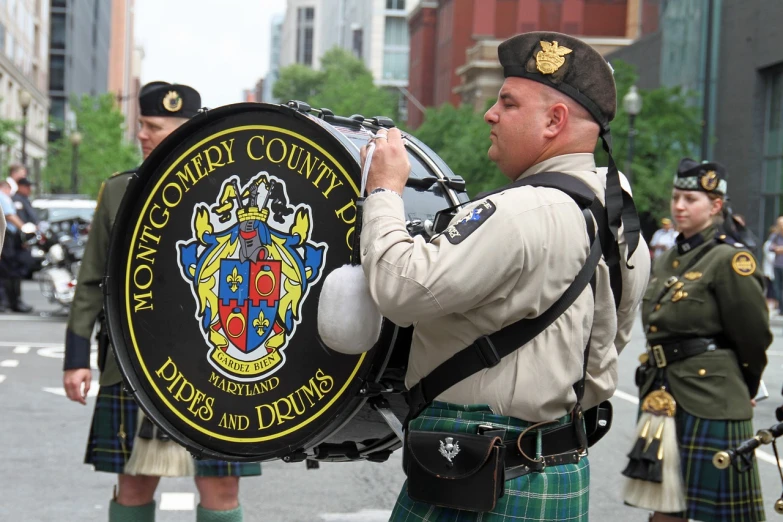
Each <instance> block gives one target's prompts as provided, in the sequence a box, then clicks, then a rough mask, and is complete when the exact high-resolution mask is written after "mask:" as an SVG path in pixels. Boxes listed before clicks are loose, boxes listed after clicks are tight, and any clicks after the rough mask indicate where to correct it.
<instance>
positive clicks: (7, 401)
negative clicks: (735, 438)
mask: <svg viewBox="0 0 783 522" xmlns="http://www.w3.org/2000/svg"><path fill="white" fill-rule="evenodd" d="M24 295H25V299H26V301H27V302H29V303H31V304H33V305H35V306H36V308H37V310H43V311H45V312H47V313H44V314H43V315H40V314H39V315H34V316H21V315H9V314H5V315H0V419H2V421H1V422H2V425H3V429H2V430H0V437H1V439H0V462H2V469H3V473H2V476H0V520H2V521H17V520H19V521H21V520H24V521H27V522H36V521H47V522H48V521H56V520H79V521H82V522H91V521H104V520H106V518H107V507H108V502H109V499H110V497H111V489H112V484H113V476H112V475H108V474H99V473H95V472H93V471H92V470H91V469H90V468H89V467H88V466H86V465H84V464H82V457H83V452H84V446H85V439H86V436H87V432H88V428H89V423H90V418H91V414H92V406H93V405H94V398H91V399H90V400H89V401H88V406H87V407H84V406H81V405H79V404H76V403H73V402H70V401H68V400H67V399H66V398H65V397H64V394H63V391H62V386H61V375H62V371H61V369H62V353H63V345H62V341H63V337H64V331H65V318H64V317H63V316H62V315H60V316H57V315H56V314H55V315H51V314H50V313H49V312H52V311H53V308H52V307H47V306H46V305H45V303H43V301H42V298H41V297H40V295H39V294H38V292H37V286H36V284H35V283H34V282H25V284H24ZM776 322H777V321H776ZM639 324H640V323H637V327H636V328H637V330H636V332H635V333H636V334H637V335H636V336H635V338H634V339H633V341H632V343H631V344H630V345H629V346H628V347H627V348H626V350H625V351H624V353H623V355H622V357H621V364H620V372H621V379H620V387H619V390H618V392H617V395H616V396H615V398H614V400H613V401H612V402H613V404H614V408H615V422H614V427H613V429H612V431H611V432H610V434H609V435H608V436H607V437H606V438H605V439H604V440H603V441H601V442H600V443H599V444H598V445H597V446H596V447H595V448H593V449H592V450H591V453H590V464H591V470H592V488H591V495H590V502H591V509H590V512H591V519H592V520H615V521H618V522H619V521H622V522H625V521H628V522H634V521H639V522H641V521H645V520H647V513H646V512H644V511H642V510H636V509H631V508H628V507H626V506H623V504H622V502H621V500H620V498H621V492H622V477H621V475H620V470H621V469H622V468H623V467H624V466H625V464H626V459H625V454H626V453H627V451H628V450H629V448H630V445H631V442H632V437H633V430H634V424H635V417H636V404H635V401H636V389H635V387H634V385H633V373H634V368H635V366H636V358H637V356H638V354H639V353H640V352H641V351H642V347H643V344H644V343H643V337H642V335H641V327H640V326H639ZM773 330H774V332H775V334H776V336H777V337H776V339H775V342H774V343H773V345H772V346H771V347H770V349H769V352H768V353H769V366H768V367H767V371H766V373H765V376H764V378H765V382H766V383H767V386H768V387H769V391H770V394H771V398H770V399H769V400H767V401H763V402H761V403H759V405H758V407H757V408H756V427H757V428H762V427H768V426H769V425H771V424H773V423H774V422H775V418H774V409H775V408H776V407H777V406H778V405H779V404H781V403H783V397H781V395H780V387H781V384H782V383H783V326H782V325H781V324H780V323H778V324H776V325H775V326H773ZM93 377H94V378H95V379H97V372H96V373H94V375H93ZM91 392H97V382H94V383H93V387H92V390H91ZM757 455H758V456H759V468H760V471H761V479H762V484H763V487H764V507H765V509H766V511H767V517H768V519H770V520H775V518H776V517H777V515H776V514H775V513H774V511H773V503H774V501H775V500H776V499H777V498H778V497H779V496H780V493H781V484H780V478H779V476H778V471H777V469H776V467H775V465H774V457H773V456H772V451H771V448H770V447H765V448H764V449H762V450H760V451H759V452H757ZM400 460H401V455H400V452H397V453H395V454H394V455H393V456H392V457H391V459H390V460H389V461H388V462H386V463H384V464H373V463H364V462H363V463H350V464H321V467H320V469H318V470H306V469H305V464H303V463H297V464H285V463H283V462H269V463H265V464H264V465H263V473H264V474H263V476H262V477H256V478H250V479H243V480H242V482H241V496H240V498H241V502H242V504H243V505H244V507H245V520H249V521H259V522H260V521H275V522H294V521H296V522H319V521H333V522H350V521H362V522H376V521H385V520H387V519H388V516H389V513H390V512H391V508H392V506H393V504H394V501H395V498H396V495H397V493H398V491H399V487H400V485H401V484H402V482H403V480H404V475H403V473H402V470H401V463H400ZM157 502H158V508H159V511H158V518H157V520H159V521H163V522H168V521H192V520H194V517H195V514H194V513H193V511H194V509H195V503H196V502H197V499H196V496H195V487H194V486H193V482H192V480H190V479H163V481H162V482H161V486H160V488H159V489H158V493H157Z"/></svg>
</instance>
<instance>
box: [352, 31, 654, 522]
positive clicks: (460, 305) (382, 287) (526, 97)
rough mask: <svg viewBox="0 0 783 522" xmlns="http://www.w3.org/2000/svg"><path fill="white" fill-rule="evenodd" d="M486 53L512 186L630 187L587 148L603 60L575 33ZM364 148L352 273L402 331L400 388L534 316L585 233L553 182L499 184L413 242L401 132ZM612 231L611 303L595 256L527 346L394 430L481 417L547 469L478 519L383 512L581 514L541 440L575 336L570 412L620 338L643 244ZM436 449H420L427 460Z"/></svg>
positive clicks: (608, 89) (414, 508) (567, 390)
mask: <svg viewBox="0 0 783 522" xmlns="http://www.w3.org/2000/svg"><path fill="white" fill-rule="evenodd" d="M498 55H499V58H500V63H501V65H502V66H503V68H504V74H505V77H506V80H505V82H504V84H503V86H502V88H501V89H500V93H499V96H498V99H497V102H496V103H495V105H493V106H492V107H491V108H490V109H489V110H488V111H487V113H486V115H485V120H486V122H487V123H488V124H489V125H490V131H491V132H490V141H491V145H490V148H489V157H490V159H492V160H493V161H494V162H495V163H496V164H497V165H498V167H499V168H500V170H501V172H503V174H505V175H506V177H508V178H509V179H510V180H511V181H515V180H516V181H521V180H524V179H525V178H528V177H530V176H533V175H536V174H539V173H551V172H556V173H562V174H565V175H567V176H569V177H573V178H575V179H577V180H579V181H581V182H582V183H584V184H585V185H587V187H589V189H590V190H591V191H592V192H593V193H594V194H595V195H596V196H597V197H598V199H599V200H600V201H601V202H602V203H606V204H607V205H609V204H610V203H611V204H617V200H616V199H614V200H613V201H611V202H610V201H609V198H607V197H605V195H606V194H608V191H607V189H606V187H607V185H608V184H610V183H616V185H612V187H613V188H614V189H619V188H620V187H619V184H620V183H621V182H622V183H623V184H624V186H625V189H626V190H629V187H628V183H627V180H625V179H624V177H620V178H621V179H622V181H620V179H618V178H617V176H618V174H617V172H616V170H615V171H613V172H609V175H608V174H607V169H600V168H597V167H596V164H595V159H594V156H593V150H594V148H595V145H596V141H597V140H598V138H599V136H600V135H604V134H605V133H606V132H608V123H609V121H611V120H612V119H613V118H614V115H615V110H616V90H615V85H614V79H613V77H612V71H611V68H610V66H609V65H608V64H607V63H606V61H605V60H604V59H603V57H601V55H600V54H598V53H597V52H596V51H595V50H594V49H592V48H591V47H589V46H588V45H586V44H584V43H582V42H581V41H579V40H577V39H576V38H573V37H570V36H567V35H563V34H558V33H551V32H536V33H526V34H522V35H518V36H515V37H513V38H511V39H509V40H506V41H505V42H503V43H502V44H501V45H500V47H499V49H498ZM375 144H376V148H375V151H374V155H373V158H372V162H371V167H370V171H369V177H368V180H367V191H368V193H369V194H370V195H369V196H368V197H367V199H366V201H365V203H364V214H363V229H362V234H361V249H362V266H363V269H364V272H365V274H366V276H367V279H368V283H369V288H370V292H371V294H372V296H373V299H374V300H375V302H376V303H377V304H378V305H379V308H380V311H381V313H382V314H383V315H384V316H385V317H387V318H389V319H390V320H391V321H393V322H394V323H395V324H398V325H401V326H405V325H412V324H414V325H415V327H414V333H413V340H412V345H411V351H410V359H409V365H408V372H407V376H406V386H407V387H408V388H409V389H410V388H415V385H417V383H418V382H419V381H420V380H421V379H423V378H424V377H425V376H428V374H430V372H432V371H433V369H434V368H436V367H438V366H439V365H440V364H441V363H443V362H444V361H445V360H447V359H449V358H450V357H451V356H453V355H454V354H455V353H457V352H459V351H460V350H462V349H463V348H465V347H466V346H469V345H471V344H472V343H474V341H475V340H476V339H478V338H480V337H481V336H484V335H490V334H492V333H494V332H497V331H499V330H501V329H503V328H504V327H505V326H506V325H509V324H511V323H514V322H516V321H518V320H520V319H523V318H535V317H537V316H539V315H541V314H542V313H544V312H545V311H546V310H547V309H548V308H549V307H550V306H552V305H553V303H554V302H555V301H557V300H558V298H560V297H561V296H562V295H563V294H564V292H565V291H566V289H567V288H568V287H569V286H570V284H571V282H572V281H573V280H574V278H575V277H576V275H577V273H578V272H579V271H580V269H581V268H582V267H583V266H584V265H585V263H586V260H587V257H588V251H589V250H590V241H589V238H588V233H587V231H586V228H585V218H584V216H583V213H582V212H581V211H580V208H579V207H578V206H577V204H575V201H574V199H572V198H571V197H570V196H569V195H566V194H565V193H564V192H562V191H561V190H558V189H557V188H543V187H530V186H513V187H508V188H507V189H506V190H503V191H498V192H495V193H492V194H491V195H489V196H488V197H486V198H483V199H481V201H480V202H479V203H472V204H469V205H468V206H466V207H465V208H464V209H463V210H461V211H460V212H458V213H457V215H456V216H455V217H454V218H453V220H452V221H451V226H450V227H449V228H448V229H447V230H446V233H444V234H441V235H439V236H436V237H434V238H433V239H432V240H431V242H429V243H426V242H425V241H423V240H422V239H421V238H420V237H416V238H413V239H412V238H411V237H410V236H409V234H408V232H407V230H406V227H405V213H404V208H403V207H404V205H403V200H402V198H401V194H402V191H403V188H404V187H405V183H406V180H407V178H408V174H409V171H410V165H409V162H408V156H407V154H406V152H405V150H404V146H403V144H402V141H401V135H400V132H399V131H398V130H396V129H391V130H389V131H388V132H387V131H386V130H381V131H379V136H378V139H376V140H375ZM365 154H366V153H365ZM611 165H613V163H612V164H611ZM612 174H613V175H614V177H613V178H612V179H611V180H610V179H609V176H610V175H612ZM615 194H617V192H615ZM614 197H615V198H616V197H617V196H614ZM479 207H481V208H479ZM624 224H625V226H626V228H627V226H628V223H625V222H624ZM624 232H625V231H624V230H622V229H621V230H620V232H619V234H618V238H619V250H620V257H621V261H620V263H619V268H620V269H621V270H620V274H621V280H622V291H621V293H620V295H619V296H618V297H620V296H621V298H620V299H619V300H620V302H619V303H616V302H615V299H614V297H613V293H612V284H611V283H610V277H609V273H610V270H609V268H608V267H607V264H606V263H605V262H604V261H603V260H602V261H601V262H600V264H599V266H598V269H597V272H596V273H597V281H596V288H595V296H594V295H593V292H591V289H590V287H587V288H586V289H585V290H584V291H582V292H581V294H580V295H579V296H578V298H577V299H576V301H575V302H574V303H573V304H572V305H571V306H570V308H568V309H567V310H566V311H565V313H563V314H562V315H560V316H559V317H558V318H557V319H556V320H555V321H554V322H553V323H552V324H550V325H549V327H548V328H546V329H545V330H544V331H543V332H542V333H541V334H539V335H538V336H536V337H535V338H534V339H533V340H532V341H531V342H529V343H527V344H526V345H524V346H521V347H519V349H517V350H516V351H514V352H513V353H512V354H511V355H509V356H507V357H505V358H503V359H501V360H500V362H499V363H498V364H497V365H496V366H493V367H489V368H486V369H483V370H481V371H479V372H478V373H475V374H473V375H471V376H470V377H467V378H466V379H464V380H462V381H461V382H459V383H457V384H455V385H453V386H452V387H451V388H449V389H448V390H446V391H445V392H444V393H442V394H441V395H440V396H438V397H437V398H436V400H435V402H433V403H432V404H431V405H430V406H429V407H428V408H427V409H425V410H424V411H423V412H422V413H421V414H420V415H419V416H418V417H417V418H414V419H413V420H412V421H411V422H410V425H409V427H408V428H409V430H422V431H427V430H429V431H435V430H438V431H446V432H452V433H454V434H457V433H467V434H471V433H472V434H476V433H481V432H482V430H485V429H486V428H485V427H484V426H485V425H489V426H491V427H492V428H493V429H498V428H499V429H501V430H502V431H504V434H503V438H504V440H505V442H506V452H507V453H506V458H507V459H508V458H509V454H510V453H513V452H514V451H516V450H515V448H516V442H517V440H518V437H520V436H523V435H524V436H525V437H526V439H529V438H530V437H533V438H534V439H535V438H536V437H539V439H538V440H541V441H542V444H541V445H540V447H541V448H542V449H541V453H540V454H537V453H536V452H535V451H531V452H530V455H529V457H530V459H535V460H536V461H537V462H542V461H545V462H546V463H547V465H546V466H544V467H541V466H538V467H537V469H536V470H535V471H534V472H530V469H526V470H525V471H524V472H522V474H521V475H520V474H519V473H520V472H519V470H517V476H516V478H512V479H510V480H507V481H506V482H505V494H504V495H503V496H502V497H501V498H500V499H498V500H497V504H496V505H495V507H494V508H493V509H492V510H491V511H490V512H483V513H479V512H470V511H466V510H463V509H461V508H460V509H455V508H451V507H442V506H440V505H433V503H428V502H426V501H414V500H413V499H411V498H410V496H409V494H408V490H406V489H405V488H403V490H402V492H401V493H400V495H399V498H398V500H397V504H396V506H395V509H394V512H393V514H392V517H391V520H394V521H397V520H411V519H413V518H415V519H416V520H430V521H434V520H438V521H446V520H460V521H469V520H479V519H480V520H484V521H495V520H497V521H500V520H512V519H513V520H515V521H525V520H530V521H532V520H535V521H543V520H552V521H554V520H587V517H588V490H589V469H588V463H587V458H586V457H585V456H584V453H583V451H582V450H585V449H586V448H579V447H578V446H577V445H576V443H574V444H572V445H570V446H563V445H561V446H560V448H559V450H562V451H552V446H549V444H550V442H552V441H553V440H555V441H556V442H557V437H558V435H555V430H556V429H559V428H563V427H566V428H568V429H570V427H571V425H573V426H576V425H577V424H578V423H579V422H581V421H580V419H572V416H571V413H572V412H575V408H576V402H577V394H576V391H575V383H577V382H579V381H580V379H581V378H582V377H583V375H584V373H583V368H585V366H583V364H584V363H585V361H584V357H585V347H586V346H587V344H588V342H590V349H589V355H588V360H587V361H586V376H587V378H586V383H585V388H586V389H585V391H584V397H583V398H582V400H581V405H582V406H583V407H584V408H585V409H588V408H591V407H593V406H595V405H597V404H599V402H601V401H603V400H606V399H608V398H610V397H611V396H612V395H613V394H614V391H615V388H616V385H617V357H618V354H619V352H620V351H621V350H622V349H623V347H624V346H625V345H626V343H627V342H628V340H629V338H630V333H631V327H632V324H633V320H634V312H635V310H636V308H637V306H638V304H639V301H640V299H641V296H642V293H643V291H644V288H645V286H646V284H647V278H648V276H649V263H650V259H649V251H648V250H647V246H646V245H645V243H644V241H643V240H640V241H641V242H640V243H639V244H638V247H636V248H634V246H635V245H634V246H631V242H630V241H628V242H627V243H626V242H625V241H624V240H623V237H625V236H624ZM604 254H605V255H606V254H608V253H607V252H604ZM626 259H627V260H628V264H627V265H626ZM590 340H591V341H590ZM541 423H543V424H541ZM558 433H560V434H566V436H571V435H570V434H571V433H572V432H571V431H567V429H565V428H564V429H562V430H559V432H558ZM453 440H457V441H459V437H456V438H455V439H453ZM453 440H452V441H448V440H447V441H446V443H447V444H451V443H452V442H453ZM559 442H562V440H560V441H559ZM559 442H558V443H559ZM441 444H443V442H442V443H441ZM563 444H567V443H563ZM533 446H534V450H535V444H533ZM437 451H438V448H437V446H435V447H434V449H433V450H432V454H433V455H434V457H432V458H433V459H435V460H437V459H438V458H440V457H439V456H438V455H437ZM461 451H465V449H464V444H463V449H462V450H461ZM528 451H530V450H528ZM561 452H562V453H564V454H565V453H567V454H568V455H569V458H571V457H573V460H569V461H568V462H569V463H564V464H557V462H556V461H557V458H553V457H552V455H553V453H561ZM455 454H456V456H455ZM441 455H444V457H445V456H446V455H450V457H453V460H454V466H455V467H456V466H458V463H459V460H460V457H461V455H460V454H459V452H456V450H455V449H453V448H452V449H451V452H450V453H449V448H448V447H446V450H445V453H444V450H443V449H442V450H441ZM542 468H543V469H542ZM531 469H532V468H531ZM509 476H511V474H510V473H509V470H508V468H507V473H506V477H507V478H508V477H509ZM409 481H410V476H409ZM408 485H409V486H410V483H409V484H408ZM471 511H473V510H471ZM411 515H413V516H411Z"/></svg>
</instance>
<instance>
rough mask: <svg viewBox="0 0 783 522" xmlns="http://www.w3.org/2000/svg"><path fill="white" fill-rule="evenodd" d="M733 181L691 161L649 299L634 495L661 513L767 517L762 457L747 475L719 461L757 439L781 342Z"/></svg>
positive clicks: (713, 521)
mask: <svg viewBox="0 0 783 522" xmlns="http://www.w3.org/2000/svg"><path fill="white" fill-rule="evenodd" d="M726 189H727V182H726V171H725V169H724V167H723V166H722V165H721V164H719V163H714V162H713V163H703V164H702V163H698V162H696V161H693V160H691V159H687V158H686V159H683V160H682V161H680V164H679V167H678V169H677V175H676V177H675V179H674V189H673V191H672V200H671V212H672V216H674V219H675V221H676V223H677V229H678V230H679V231H680V235H679V236H678V237H677V243H676V246H675V248H673V249H671V250H669V251H667V252H666V253H665V254H664V255H663V256H662V257H661V258H660V259H659V260H658V261H657V262H656V263H655V266H654V267H653V274H652V279H651V280H650V284H649V287H648V288H647V292H646V293H645V296H644V301H643V305H642V319H643V322H644V329H645V332H646V334H647V346H648V351H647V353H646V354H643V355H642V356H641V360H642V366H641V367H640V368H639V371H638V372H637V385H638V386H639V387H640V390H639V392H640V393H639V397H640V398H641V404H642V415H641V417H640V419H639V423H638V428H637V440H636V441H635V444H634V446H633V449H632V451H631V453H630V454H629V457H630V462H629V464H628V467H627V468H626V469H625V470H624V471H623V474H624V475H625V476H626V477H628V478H629V480H628V482H627V483H626V489H625V495H624V499H625V502H626V503H628V504H631V505H633V506H637V507H640V508H645V509H650V510H653V511H655V513H654V515H653V516H652V517H651V520H653V521H685V520H687V519H692V520H701V521H704V522H718V521H725V520H746V521H757V520H764V507H763V505H762V496H761V486H760V483H759V475H758V469H757V467H756V463H755V460H754V461H753V467H752V468H751V469H750V470H749V471H747V472H745V473H740V472H738V471H737V470H736V469H735V468H733V467H732V468H728V469H726V470H722V471H720V470H718V469H716V468H715V467H714V466H713V465H712V457H713V455H714V454H715V451H716V450H721V449H728V448H730V447H734V446H736V445H738V444H739V443H741V442H742V441H743V440H745V439H748V438H750V437H752V436H753V422H752V418H753V406H755V403H754V402H753V401H752V400H751V398H752V397H755V396H756V393H757V392H758V389H759V383H760V380H761V374H762V372H763V371H764V367H765V366H766V364H767V357H766V354H765V350H766V349H767V347H768V346H769V344H770V343H771V342H772V333H771V332H770V330H769V313H768V310H767V305H766V302H765V300H764V292H763V289H764V279H763V274H762V273H761V270H760V269H759V267H758V266H757V263H756V260H755V258H754V257H753V255H752V254H751V253H750V252H749V251H748V250H747V249H746V248H745V247H744V245H743V244H742V243H739V242H737V238H736V237H735V235H736V231H737V230H738V228H737V227H738V226H739V224H738V223H737V222H736V220H733V218H732V216H731V215H730V213H728V212H727V211H726V210H725V207H724V198H725V197H726ZM732 234H734V235H732Z"/></svg>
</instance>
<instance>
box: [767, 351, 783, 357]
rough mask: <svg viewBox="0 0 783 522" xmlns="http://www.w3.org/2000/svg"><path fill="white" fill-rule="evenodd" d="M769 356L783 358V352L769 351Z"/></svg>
mask: <svg viewBox="0 0 783 522" xmlns="http://www.w3.org/2000/svg"><path fill="white" fill-rule="evenodd" d="M767 355H777V356H783V352H780V351H778V350H767Z"/></svg>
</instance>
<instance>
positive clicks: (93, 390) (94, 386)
mask: <svg viewBox="0 0 783 522" xmlns="http://www.w3.org/2000/svg"><path fill="white" fill-rule="evenodd" d="M99 387H100V386H99V385H98V381H92V382H91V383H90V391H88V392H87V397H95V396H96V395H98V388H99ZM41 389H42V390H43V391H45V392H46V393H52V394H54V395H61V396H63V397H65V390H64V389H63V387H62V386H59V387H57V388H41Z"/></svg>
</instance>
